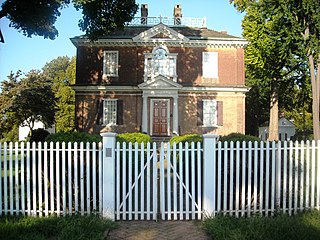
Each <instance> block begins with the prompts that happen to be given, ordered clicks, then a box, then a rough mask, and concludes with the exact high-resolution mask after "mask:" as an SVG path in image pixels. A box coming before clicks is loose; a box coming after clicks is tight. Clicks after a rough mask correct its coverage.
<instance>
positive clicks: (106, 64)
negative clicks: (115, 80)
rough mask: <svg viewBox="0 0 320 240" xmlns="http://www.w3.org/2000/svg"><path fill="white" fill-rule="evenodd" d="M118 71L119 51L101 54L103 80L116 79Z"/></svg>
mask: <svg viewBox="0 0 320 240" xmlns="http://www.w3.org/2000/svg"><path fill="white" fill-rule="evenodd" d="M108 55H109V56H115V59H112V57H110V58H109V59H108ZM118 69H119V51H104V52H103V78H104V79H105V78H106V77H118Z"/></svg>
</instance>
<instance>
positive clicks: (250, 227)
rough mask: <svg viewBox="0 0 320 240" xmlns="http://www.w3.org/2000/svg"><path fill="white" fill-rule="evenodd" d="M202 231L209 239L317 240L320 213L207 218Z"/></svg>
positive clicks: (319, 230)
mask: <svg viewBox="0 0 320 240" xmlns="http://www.w3.org/2000/svg"><path fill="white" fill-rule="evenodd" d="M204 228H205V230H206V231H207V233H208V234H209V236H210V237H211V238H212V239H216V240H220V239H230V240H233V239H234V240H235V239H237V240H238V239H252V240H255V239H274V240H278V239H279V240H286V239H288V240H289V239H290V240H291V239H301V240H303V239H305V240H308V239H319V236H320V213H319V212H318V211H316V210H314V211H310V212H304V213H299V214H297V215H294V216H288V215H283V214H280V215H277V216H275V217H273V218H271V217H262V216H252V217H250V218H236V217H235V216H222V215H218V216H216V217H212V218H207V219H205V221H204Z"/></svg>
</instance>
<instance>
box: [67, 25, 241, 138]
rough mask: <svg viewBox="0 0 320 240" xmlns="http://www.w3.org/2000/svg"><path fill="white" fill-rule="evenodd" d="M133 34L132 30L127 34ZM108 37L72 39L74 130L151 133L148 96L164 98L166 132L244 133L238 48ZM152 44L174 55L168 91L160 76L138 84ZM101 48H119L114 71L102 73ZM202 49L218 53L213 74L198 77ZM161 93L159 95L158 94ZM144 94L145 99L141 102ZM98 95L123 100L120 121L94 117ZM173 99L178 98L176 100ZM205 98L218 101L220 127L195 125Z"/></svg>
mask: <svg viewBox="0 0 320 240" xmlns="http://www.w3.org/2000/svg"><path fill="white" fill-rule="evenodd" d="M179 30H180V31H182V30H181V29H179ZM220 35H221V34H220ZM220 35H219V36H220ZM135 36H136V35H134V34H133V36H132V37H135ZM228 37H229V38H230V36H228ZM119 38H120V37H119ZM112 39H115V40H117V41H119V39H118V38H114V37H113V38H112ZM107 40H108V42H107V44H103V43H99V41H98V44H79V41H81V39H80V40H79V39H77V38H75V39H74V40H73V41H74V43H75V45H76V46H77V74H76V85H75V86H74V89H75V91H76V126H77V129H78V130H79V131H85V132H90V133H99V132H100V131H101V130H103V131H113V132H118V133H122V132H134V131H143V129H147V132H148V133H149V134H152V132H150V131H151V129H152V128H151V126H150V125H151V124H152V118H153V115H152V113H150V111H152V110H151V109H153V108H152V106H151V105H152V104H151V101H153V100H152V99H164V100H166V99H169V107H168V112H167V113H166V114H168V119H169V121H168V127H169V129H170V132H168V134H167V135H172V132H173V131H174V130H178V133H179V134H186V133H199V134H204V133H216V134H219V135H226V134H229V133H231V132H242V133H244V131H245V129H244V126H245V104H244V103H245V92H246V91H247V90H246V88H245V86H244V83H245V75H244V49H243V47H241V46H240V47H239V46H231V47H230V46H228V47H225V46H219V45H217V46H214V47H212V44H211V45H210V44H208V45H207V46H206V41H207V40H201V41H203V44H202V45H203V46H194V47H193V46H192V44H189V43H188V42H187V43H186V44H181V45H179V44H178V45H177V44H174V43H173V42H170V41H168V43H167V42H163V40H161V43H159V44H156V45H154V43H151V42H152V41H151V42H150V41H149V42H148V40H146V42H145V44H136V45H134V44H132V43H130V44H128V43H127V44H124V43H121V42H120V43H119V42H116V41H115V42H114V43H113V44H111V42H112V40H110V39H107ZM123 41H124V42H126V41H128V40H126V39H125V40H123ZM159 41H160V40H159ZM199 41H200V40H199ZM101 42H102V41H101ZM153 42H154V41H153ZM188 44H189V45H190V46H189V45H188ZM223 44H224V43H223ZM223 44H222V45H223ZM157 45H165V46H166V47H167V49H168V51H169V53H174V54H177V57H176V74H177V82H176V83H175V84H173V85H172V86H171V87H170V89H169V93H171V92H172V94H173V95H172V96H171V95H170V94H168V91H167V90H166V88H167V87H166V85H165V84H167V82H166V81H167V80H165V79H164V80H161V79H160V80H159V84H160V85H161V84H162V85H161V86H160V87H158V86H156V85H154V86H153V85H150V86H153V88H151V89H149V88H148V86H149V85H148V86H147V87H141V86H142V85H143V83H144V81H145V79H144V69H145V53H151V52H152V51H153V49H154V48H155V46H157ZM104 51H118V59H119V61H118V76H116V77H107V78H103V58H104ZM203 52H217V53H218V78H213V79H210V78H203V76H202V53H203ZM148 81H149V80H148ZM150 84H152V81H151V80H150ZM143 86H144V85H143ZM161 93H164V94H163V95H161ZM143 96H144V97H145V98H146V99H147V100H146V101H145V102H144V100H143ZM103 99H117V100H121V101H122V103H123V110H122V118H123V122H121V124H117V125H112V126H105V125H103V124H101V122H99V121H98V118H99V117H101V116H99V108H100V105H99V104H100V102H101V100H103ZM174 99H177V100H176V102H175V100H174ZM204 99H214V100H216V101H219V102H223V116H220V118H221V119H223V123H222V124H221V126H215V127H203V126H199V125H198V124H197V118H198V116H197V108H198V106H197V103H198V102H199V101H202V100H204ZM143 104H147V105H146V106H145V107H146V108H145V109H147V112H143V107H144V106H143ZM175 104H177V108H175ZM175 109H177V110H175ZM175 111H176V112H175ZM221 114H222V113H221ZM174 118H177V119H174ZM175 121H177V122H176V123H175ZM143 124H144V125H145V126H143ZM175 128H178V129H175Z"/></svg>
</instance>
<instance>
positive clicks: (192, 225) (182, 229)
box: [105, 221, 210, 240]
mask: <svg viewBox="0 0 320 240" xmlns="http://www.w3.org/2000/svg"><path fill="white" fill-rule="evenodd" d="M117 223H118V224H119V227H118V228H117V229H115V230H111V231H108V232H106V233H105V236H106V238H105V239H108V240H115V239H128V240H134V239H136V240H138V239H139V240H148V239H183V240H185V239H195V240H207V239H210V238H209V237H208V236H207V235H206V233H205V232H204V230H203V229H202V228H201V222H200V221H158V222H155V221H120V222H117Z"/></svg>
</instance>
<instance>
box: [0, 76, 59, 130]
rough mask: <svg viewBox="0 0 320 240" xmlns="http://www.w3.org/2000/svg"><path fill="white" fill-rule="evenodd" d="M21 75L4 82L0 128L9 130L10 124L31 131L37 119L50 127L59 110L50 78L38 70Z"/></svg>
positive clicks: (0, 95) (1, 95)
mask: <svg viewBox="0 0 320 240" xmlns="http://www.w3.org/2000/svg"><path fill="white" fill-rule="evenodd" d="M18 77H19V74H16V75H14V74H11V75H10V76H9V81H4V82H2V92H1V94H0V104H1V110H2V111H1V119H0V127H1V129H4V130H7V131H10V125H11V127H12V126H13V125H18V126H20V125H21V126H28V127H29V128H30V130H32V129H33V127H34V123H35V122H36V121H41V122H43V123H44V124H45V126H51V125H52V124H53V123H54V115H55V110H56V109H55V97H54V93H53V91H52V89H51V86H50V82H49V81H48V79H47V78H46V77H45V76H44V75H43V74H42V73H40V72H39V71H35V70H32V71H30V72H29V73H28V74H26V76H25V78H23V79H21V80H20V81H18Z"/></svg>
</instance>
